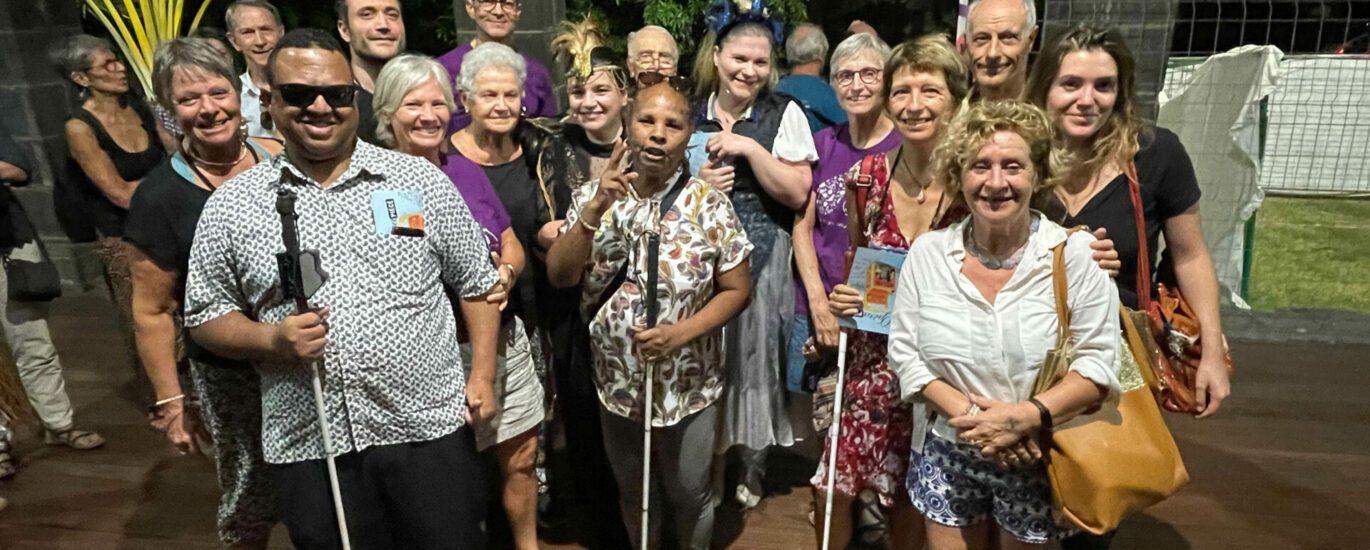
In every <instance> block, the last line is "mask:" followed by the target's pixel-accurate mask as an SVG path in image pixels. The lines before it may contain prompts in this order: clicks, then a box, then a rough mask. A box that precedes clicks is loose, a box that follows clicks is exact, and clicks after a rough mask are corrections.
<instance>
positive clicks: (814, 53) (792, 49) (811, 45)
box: [785, 23, 828, 67]
mask: <svg viewBox="0 0 1370 550" xmlns="http://www.w3.org/2000/svg"><path fill="white" fill-rule="evenodd" d="M827 57H828V37H827V36H825V35H824V34H823V28H822V27H819V26H818V25H814V24H813V23H804V24H802V25H799V26H798V27H795V28H794V31H793V32H791V33H790V37H789V38H788V39H786V40H785V59H786V60H787V61H789V63H790V66H791V67H793V66H795V65H803V64H806V63H813V62H818V63H822V62H823V60H824V59H826V58H827Z"/></svg>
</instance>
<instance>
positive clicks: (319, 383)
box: [309, 361, 352, 550]
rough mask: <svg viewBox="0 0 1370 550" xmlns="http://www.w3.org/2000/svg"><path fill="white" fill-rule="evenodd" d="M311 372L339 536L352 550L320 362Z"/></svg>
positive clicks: (315, 362) (310, 366) (312, 363)
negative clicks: (324, 397)
mask: <svg viewBox="0 0 1370 550" xmlns="http://www.w3.org/2000/svg"><path fill="white" fill-rule="evenodd" d="M309 370H310V371H312V372H313V375H314V376H313V378H314V410H315V411H316V412H318V416H319V436H321V437H322V438H323V454H324V461H325V462H327V463H328V489H329V490H330V491H332V492H333V510H334V512H336V515H337V517H338V536H340V537H342V547H343V550H352V541H351V540H350V539H349V538H348V536H347V515H346V514H344V513H343V503H342V488H341V487H340V486H339V485H338V463H337V461H335V460H333V436H332V434H330V433H328V420H327V419H328V413H327V412H326V411H325V409H324V405H323V374H322V373H320V371H319V362H318V361H311V362H310V363H309Z"/></svg>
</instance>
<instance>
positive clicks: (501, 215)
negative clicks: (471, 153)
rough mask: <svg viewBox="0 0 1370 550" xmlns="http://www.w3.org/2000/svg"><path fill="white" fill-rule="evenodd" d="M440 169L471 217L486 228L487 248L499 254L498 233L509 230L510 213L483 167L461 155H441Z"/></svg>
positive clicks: (501, 233) (500, 251)
mask: <svg viewBox="0 0 1370 550" xmlns="http://www.w3.org/2000/svg"><path fill="white" fill-rule="evenodd" d="M442 172H443V173H444V174H447V179H450V180H452V183H453V184H454V185H456V186H457V191H458V192H460V193H461V198H462V199H463V200H465V201H466V207H467V208H468V209H470V210H471V217H473V218H475V219H476V222H477V223H479V224H480V227H481V229H484V230H485V241H486V243H487V244H489V245H490V251H491V252H495V253H502V250H501V249H500V236H501V235H503V234H504V230H506V229H509V213H508V212H505V211H504V204H502V203H500V202H499V196H498V195H496V194H495V188H494V187H491V186H490V180H489V178H486V177H485V169H483V168H481V166H480V165H479V164H476V163H474V162H471V161H470V160H469V159H467V158H466V157H463V156H461V155H443V157H442Z"/></svg>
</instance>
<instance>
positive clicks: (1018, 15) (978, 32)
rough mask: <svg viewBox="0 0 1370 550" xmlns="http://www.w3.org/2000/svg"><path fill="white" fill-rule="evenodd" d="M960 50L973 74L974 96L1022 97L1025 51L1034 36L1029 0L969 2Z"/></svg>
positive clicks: (1033, 14)
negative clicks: (966, 25)
mask: <svg viewBox="0 0 1370 550" xmlns="http://www.w3.org/2000/svg"><path fill="white" fill-rule="evenodd" d="M968 23H969V25H968V27H967V29H966V40H965V42H964V43H962V45H961V52H962V54H964V55H965V56H966V62H967V63H969V64H970V66H971V69H972V72H973V74H974V75H975V89H974V91H973V92H972V97H973V98H974V99H1022V97H1023V90H1024V89H1025V88H1026V87H1027V74H1028V52H1030V51H1031V50H1032V42H1033V40H1034V39H1036V38H1037V6H1036V5H1035V4H1034V3H1033V0H976V1H974V2H971V4H970V14H969V17H968Z"/></svg>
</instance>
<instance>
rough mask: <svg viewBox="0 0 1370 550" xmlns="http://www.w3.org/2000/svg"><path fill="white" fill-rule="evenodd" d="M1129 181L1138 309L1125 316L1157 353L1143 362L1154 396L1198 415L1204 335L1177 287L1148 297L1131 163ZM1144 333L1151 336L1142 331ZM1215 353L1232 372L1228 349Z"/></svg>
mask: <svg viewBox="0 0 1370 550" xmlns="http://www.w3.org/2000/svg"><path fill="white" fill-rule="evenodd" d="M1127 184H1128V193H1129V195H1130V196H1131V199H1132V216H1133V223H1134V224H1135V225H1136V228H1137V310H1136V311H1133V310H1128V309H1127V308H1124V316H1132V317H1134V321H1136V325H1137V328H1138V329H1139V334H1138V336H1137V337H1138V338H1142V339H1149V340H1151V342H1149V343H1146V347H1148V348H1151V349H1154V350H1156V351H1157V353H1156V354H1155V356H1154V358H1148V361H1145V362H1143V363H1142V366H1143V367H1146V368H1148V369H1150V370H1151V371H1152V373H1153V375H1154V376H1155V378H1156V380H1157V382H1158V385H1157V386H1156V387H1155V393H1156V400H1157V401H1159V402H1160V403H1161V406H1163V407H1165V409H1166V410H1168V411H1171V412H1178V413H1190V414H1194V413H1199V412H1202V411H1203V409H1202V407H1200V406H1199V401H1198V399H1197V397H1196V394H1197V393H1198V392H1197V391H1196V390H1195V387H1196V382H1197V379H1198V373H1199V363H1200V362H1201V361H1202V360H1203V353H1204V345H1203V342H1202V341H1201V340H1200V339H1199V336H1200V334H1202V331H1201V328H1200V326H1199V317H1198V315H1195V314H1194V309H1193V308H1192V307H1190V306H1189V301H1188V300H1185V298H1184V295H1183V294H1180V290H1179V289H1178V288H1169V287H1166V286H1165V285H1164V284H1157V285H1156V287H1157V288H1156V291H1157V292H1156V294H1157V297H1156V299H1155V300H1152V299H1151V285H1152V282H1151V262H1150V258H1151V255H1150V254H1149V253H1148V249H1147V239H1146V219H1145V217H1144V216H1143V215H1142V191H1141V184H1140V183H1139V182H1138V180H1137V165H1136V164H1135V163H1129V164H1128V166H1127ZM1143 331H1144V332H1148V333H1149V335H1143V334H1141V332H1143ZM1219 345H1220V346H1221V345H1222V343H1221V342H1219ZM1224 347H1225V346H1224ZM1219 351H1220V352H1221V353H1222V354H1223V360H1224V362H1225V363H1226V365H1227V373H1228V375H1229V376H1230V375H1231V374H1232V354H1231V353H1230V352H1228V351H1227V350H1226V349H1222V350H1219Z"/></svg>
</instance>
